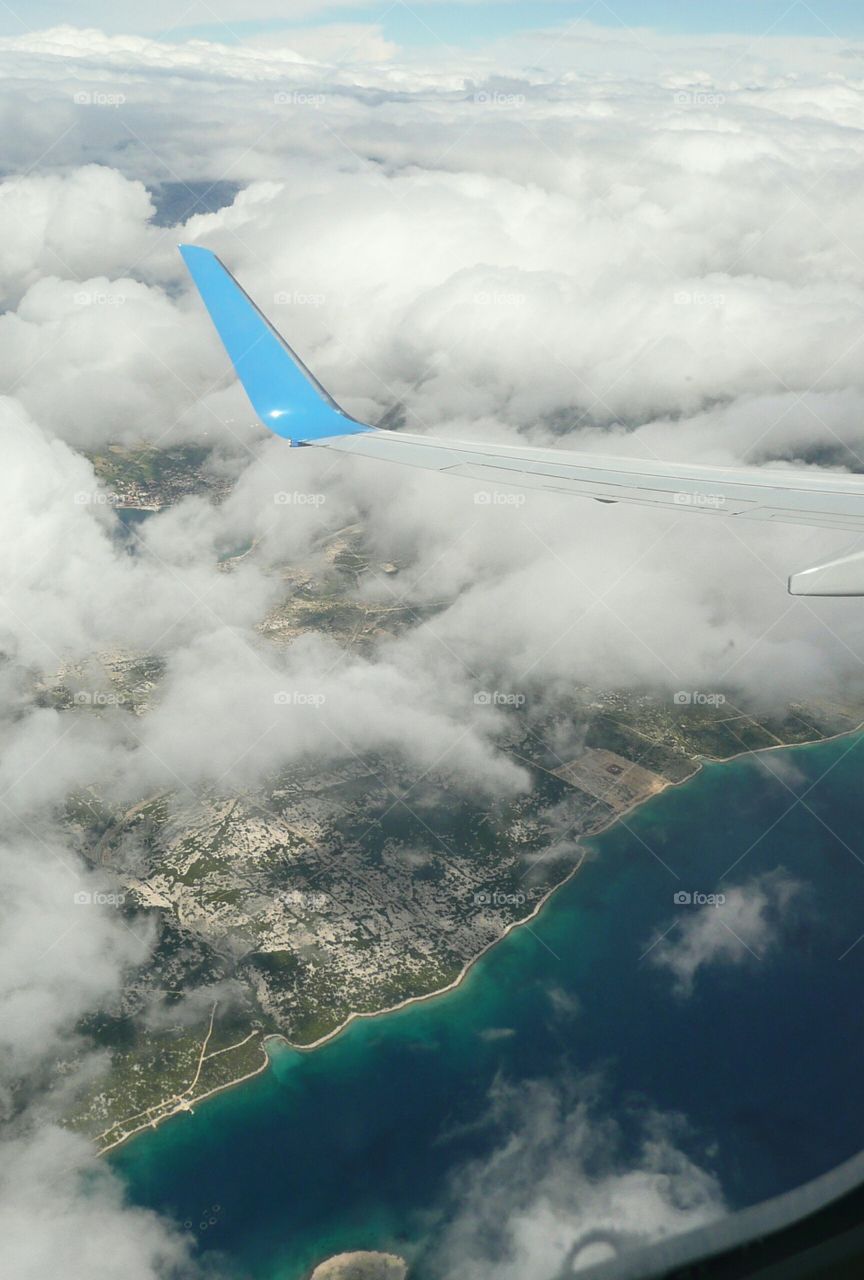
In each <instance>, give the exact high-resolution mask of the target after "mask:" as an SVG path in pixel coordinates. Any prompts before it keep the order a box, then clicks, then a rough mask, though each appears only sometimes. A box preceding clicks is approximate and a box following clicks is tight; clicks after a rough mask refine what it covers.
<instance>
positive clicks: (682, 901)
mask: <svg viewBox="0 0 864 1280" xmlns="http://www.w3.org/2000/svg"><path fill="white" fill-rule="evenodd" d="M672 900H673V902H674V903H675V906H676V907H689V906H690V904H691V903H692V901H693V894H692V893H688V892H687V890H686V889H679V890H678V892H677V893H676V894H675V897H674V898H673V899H672Z"/></svg>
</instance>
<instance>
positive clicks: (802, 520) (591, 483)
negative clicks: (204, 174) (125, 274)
mask: <svg viewBox="0 0 864 1280" xmlns="http://www.w3.org/2000/svg"><path fill="white" fill-rule="evenodd" d="M180 253H181V254H182V255H183V260H184V262H185V263H186V266H187V267H188V269H189V271H190V273H191V275H192V278H193V280H194V281H195V284H196V285H197V287H198V290H199V292H200V293H201V296H202V298H203V300H204V303H205V305H206V307H207V310H208V311H209V313H210V316H211V319H212V320H213V323H214V325H215V326H216V329H217V331H218V333H219V336H220V338H221V339H222V342H223V345H224V346H225V349H226V351H227V352H228V355H229V357H230V358H231V362H232V364H233V365H234V368H235V370H236V372H237V376H238V377H239V379H240V381H241V382H242V384H243V387H244V389H245V391H246V394H247V395H248V397H249V399H250V401H251V402H252V406H253V408H254V409H255V411H256V413H257V414H258V416H259V418H260V419H261V421H262V422H263V423H264V425H265V426H267V427H269V428H270V430H271V431H273V432H275V433H276V434H277V435H280V436H284V437H285V438H286V439H288V440H289V441H290V443H291V444H292V445H302V446H315V447H318V448H324V449H333V450H336V451H337V452H341V453H351V454H358V455H359V456H361V457H365V458H371V459H374V460H376V461H383V462H399V463H403V464H405V465H407V466H411V467H420V468H422V469H424V470H427V471H440V472H443V473H445V474H447V475H454V476H463V477H465V478H467V479H471V480H474V481H475V482H479V483H480V484H482V485H484V486H486V488H487V490H488V493H489V500H490V501H495V500H496V499H495V495H496V493H497V491H498V489H499V488H501V487H503V488H504V489H506V490H509V489H519V490H524V489H540V490H543V491H545V492H547V493H564V494H570V495H572V496H574V497H581V498H590V499H594V500H595V501H597V502H603V503H634V504H637V505H639V506H651V507H661V508H666V509H668V510H672V511H679V512H680V511H688V512H693V513H694V514H697V515H702V516H714V517H721V518H725V519H735V520H763V521H767V522H769V523H789V524H799V525H811V526H814V527H816V528H820V529H845V530H847V531H848V533H849V534H850V537H853V538H856V537H860V536H861V535H864V480H859V479H858V477H856V476H852V475H847V474H843V473H840V472H829V471H821V472H813V471H795V470H791V469H790V470H773V471H772V470H769V469H768V468H763V467H736V468H726V467H704V466H696V465H693V466H689V465H686V464H681V463H673V462H654V461H637V460H634V459H628V458H619V457H615V456H604V455H600V454H591V453H580V452H576V451H573V450H565V449H535V448H533V447H530V446H529V447H525V446H512V445H490V444H478V443H472V442H469V441H464V440H442V439H437V438H436V437H433V436H424V435H411V434H409V433H407V432H403V431H387V430H382V429H381V428H378V427H373V426H370V425H369V424H367V423H363V422H359V421H358V420H357V419H356V418H352V417H351V416H350V415H349V414H347V413H345V411H344V410H343V409H341V408H340V407H339V405H337V404H336V402H335V400H333V398H332V397H331V396H330V395H329V394H328V393H327V392H326V391H325V390H324V388H323V387H322V386H321V384H320V383H319V382H318V381H317V379H316V378H315V377H314V376H313V375H312V374H311V373H310V372H309V370H308V369H307V368H306V366H305V365H304V364H303V362H302V360H300V358H299V357H298V356H297V355H296V354H295V353H294V352H293V351H292V350H291V348H290V347H289V346H288V344H287V342H285V340H284V338H282V337H281V335H280V334H279V333H278V332H277V331H276V329H275V328H274V327H273V326H272V325H271V324H270V322H269V321H268V320H267V318H266V317H265V316H264V315H263V314H262V312H261V311H259V310H258V308H257V307H256V306H255V304H254V302H253V301H252V300H251V298H249V296H248V295H247V294H246V293H245V292H244V291H243V289H242V288H241V287H240V285H239V284H238V283H237V281H236V280H235V279H234V277H233V276H232V275H231V274H230V272H229V271H228V270H227V268H226V267H225V266H224V265H223V264H222V262H221V261H220V260H219V258H217V257H216V255H215V254H214V253H211V252H210V250H209V249H203V248H201V247H199V246H196V245H181V246H180ZM789 590H790V592H791V593H792V594H793V595H803V596H860V595H864V551H860V550H857V551H852V552H850V553H849V554H847V555H844V556H841V557H839V558H837V559H834V560H831V561H829V562H827V563H824V564H821V565H816V566H815V567H813V568H811V569H806V570H803V571H801V572H799V573H795V574H793V575H792V577H791V578H790V579H789Z"/></svg>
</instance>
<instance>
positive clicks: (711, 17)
mask: <svg viewBox="0 0 864 1280" xmlns="http://www.w3.org/2000/svg"><path fill="white" fill-rule="evenodd" d="M346 20H350V21H352V22H361V23H364V24H368V25H375V26H378V27H380V28H381V30H382V31H383V33H384V35H385V36H386V37H387V39H389V40H396V41H398V42H399V43H400V44H403V45H419V46H430V45H434V44H436V43H440V42H444V43H446V44H449V45H453V46H456V47H458V46H460V45H465V44H471V45H474V46H476V45H478V44H482V43H483V42H484V41H488V40H489V39H493V38H494V39H497V38H500V36H502V35H504V34H513V33H515V32H519V31H526V30H531V29H537V28H560V27H561V26H562V25H564V24H569V23H574V22H591V23H594V24H597V25H599V26H605V27H610V28H618V29H621V28H626V27H630V28H633V29H652V30H655V31H658V32H663V33H667V34H675V35H693V34H700V35H706V34H712V33H714V34H716V33H730V32H731V33H744V34H747V35H749V36H751V37H754V38H759V37H763V36H778V35H794V36H808V37H825V36H833V37H838V38H845V37H856V36H861V35H862V34H864V13H862V10H861V6H860V4H858V3H856V0H810V2H809V3H808V0H614V3H608V2H607V0H583V2H582V3H576V4H574V3H569V2H568V0H539V3H533V2H529V3H521V2H519V0H513V2H512V3H506V2H503V3H502V2H501V0H491V2H487V0H456V2H453V0H432V2H431V3H430V2H429V0H426V2H425V3H424V2H422V0H419V2H418V0H412V3H411V4H407V3H405V0H394V2H393V3H380V4H364V3H362V0H361V2H358V3H355V2H354V0H344V3H342V4H339V3H335V4H334V3H329V2H327V0H281V2H279V3H277V0H252V3H250V4H241V3H238V0H207V2H206V3H204V0H191V2H190V3H189V4H182V3H181V4H179V5H171V6H169V7H167V8H166V9H165V10H164V13H163V12H160V6H159V5H156V6H155V9H154V7H153V6H150V5H148V6H141V5H138V4H129V3H127V0H121V2H120V3H116V4H115V3H109V2H108V0H82V2H81V3H80V4H76V5H75V8H74V22H75V25H76V26H79V27H85V26H92V27H99V28H101V29H102V30H105V31H109V32H113V33H129V32H135V33H137V34H147V35H151V36H155V37H157V38H159V37H164V36H166V35H168V34H170V35H171V36H173V37H174V38H177V37H180V38H194V37H198V38H202V39H218V40H221V41H223V42H227V41H242V40H243V39H247V38H249V37H250V36H255V35H262V34H266V33H273V32H283V31H286V30H288V29H290V28H291V27H292V26H294V25H300V26H304V25H305V26H309V25H312V24H330V23H332V24H336V23H340V22H344V21H346ZM68 21H70V11H69V6H68V5H64V4H60V3H58V2H57V0H26V3H23V2H22V0H17V2H16V0H13V2H12V3H10V4H4V6H3V7H2V11H0V34H4V35H20V34H21V33H22V32H25V31H34V30H39V29H41V28H44V27H52V26H57V25H59V24H60V23H61V22H68Z"/></svg>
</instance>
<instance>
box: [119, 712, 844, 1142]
mask: <svg viewBox="0 0 864 1280" xmlns="http://www.w3.org/2000/svg"><path fill="white" fill-rule="evenodd" d="M862 732H864V721H861V723H860V724H858V725H856V726H855V727H854V728H851V729H844V730H842V732H840V733H832V734H829V735H828V737H825V738H812V739H808V740H807V741H805V742H790V743H783V742H778V743H775V744H772V745H771V746H767V747H756V748H755V749H751V750H744V751H736V752H734V753H733V754H732V755H730V756H718V757H705V756H703V757H699V758H697V759H695V760H694V768H693V772H692V773H688V774H687V776H686V777H684V778H679V779H678V780H677V781H674V780H673V779H671V778H670V779H666V780H665V782H664V785H663V786H662V787H660V788H659V789H658V790H657V791H653V792H652V793H651V794H650V795H647V796H643V797H642V798H641V799H638V800H634V801H633V803H632V804H630V805H628V806H627V808H625V809H622V810H621V811H620V812H619V813H616V814H615V815H614V816H613V817H611V818H610V819H609V820H608V822H605V823H603V824H602V825H601V826H599V827H597V829H596V830H594V831H591V832H590V834H588V835H587V836H583V837H582V838H581V839H582V840H583V841H588V840H596V839H597V837H598V836H601V835H603V834H604V833H605V832H607V831H609V830H611V828H612V827H614V826H615V825H616V824H617V823H619V822H622V821H623V820H624V819H625V818H626V817H628V816H629V815H630V814H631V813H634V812H635V811H636V810H637V809H641V808H642V806H643V805H645V804H649V803H650V802H651V801H652V800H656V799H658V798H659V797H660V796H662V795H664V794H665V792H666V791H668V790H669V789H670V788H671V787H683V786H686V784H687V783H688V782H692V781H693V779H694V778H696V777H698V776H699V774H700V773H701V772H702V771H703V769H705V768H706V766H708V767H710V766H711V765H727V764H733V763H734V762H735V761H736V760H742V759H745V758H749V757H757V756H760V755H767V753H768V752H769V751H796V750H800V749H802V748H805V747H817V746H821V745H822V744H827V743H829V742H838V741H840V740H841V739H842V738H852V737H855V735H856V734H861V733H862ZM541 767H542V766H538V765H532V768H541ZM547 772H549V771H548V770H547ZM586 857H587V848H584V847H583V848H582V849H581V852H580V857H579V860H578V862H577V863H576V865H575V866H574V867H572V868H571V869H570V871H568V872H567V875H566V876H565V877H564V878H563V880H559V881H558V883H557V884H554V885H552V886H551V888H549V889H547V890H546V892H545V893H544V894H543V896H542V897H541V898H540V899H538V901H537V902H536V903H535V905H534V906H533V907H532V909H531V911H530V912H529V914H528V915H527V916H523V917H521V919H519V920H512V921H511V922H510V924H508V925H507V927H506V928H505V929H504V931H503V932H502V933H501V934H499V935H498V936H497V937H495V938H493V939H492V940H491V941H490V942H487V943H486V945H485V946H484V947H483V948H482V949H481V950H480V951H478V952H477V954H476V955H474V956H472V957H471V958H470V959H469V960H466V962H465V964H464V965H463V966H462V968H461V969H460V971H459V973H458V974H457V976H456V977H455V978H454V979H453V980H452V982H449V983H447V985H446V986H444V987H436V989H435V990H434V991H427V992H425V993H423V994H422V995H417V996H406V997H405V999H404V1000H400V1001H399V1002H398V1003H397V1004H394V1005H389V1006H387V1007H386V1008H383V1009H370V1010H362V1011H352V1012H351V1013H349V1014H348V1015H347V1017H346V1018H344V1019H343V1020H342V1022H340V1023H339V1024H338V1025H337V1026H335V1027H334V1028H333V1029H332V1030H331V1031H328V1032H326V1033H325V1034H324V1035H323V1036H319V1038H318V1039H317V1040H313V1041H310V1042H309V1043H308V1044H295V1043H294V1042H293V1041H292V1040H289V1039H288V1037H287V1036H286V1035H284V1034H283V1033H282V1032H281V1031H273V1032H270V1033H269V1034H267V1035H264V1036H262V1038H261V1047H262V1050H263V1062H262V1063H261V1065H260V1066H259V1067H257V1068H256V1069H255V1070H254V1071H250V1072H248V1073H247V1074H246V1075H244V1076H241V1077H239V1078H238V1079H237V1080H228V1081H226V1082H225V1084H221V1085H217V1086H216V1088H214V1089H211V1090H209V1092H207V1093H204V1094H201V1095H200V1097H197V1098H195V1099H194V1100H192V1101H190V1102H189V1103H188V1105H183V1106H178V1107H177V1108H176V1109H175V1110H174V1111H170V1112H168V1113H167V1114H166V1115H164V1116H161V1117H160V1118H159V1119H158V1120H156V1121H155V1122H152V1121H148V1122H147V1123H146V1124H143V1125H141V1126H139V1128H137V1129H134V1130H133V1131H132V1132H131V1133H128V1134H126V1135H125V1136H124V1137H123V1138H120V1139H118V1140H117V1142H114V1143H112V1144H111V1146H109V1147H103V1148H102V1149H101V1150H100V1151H98V1152H97V1155H99V1156H104V1155H107V1154H108V1153H109V1152H111V1151H116V1150H117V1148H118V1147H121V1146H124V1145H125V1144H126V1143H127V1142H130V1141H131V1140H132V1139H133V1138H135V1137H137V1136H138V1135H139V1134H141V1133H144V1132H146V1130H148V1129H158V1128H159V1127H160V1126H161V1125H162V1124H164V1123H165V1122H166V1121H168V1120H173V1119H174V1118H175V1117H176V1116H178V1115H181V1114H182V1113H183V1112H192V1111H193V1107H194V1106H197V1105H198V1104H199V1103H201V1102H205V1101H206V1100H207V1099H208V1098H212V1097H214V1096H215V1095H216V1094H219V1093H224V1092H225V1091H226V1090H227V1089H234V1088H237V1087H238V1086H239V1085H241V1084H245V1083H246V1082H247V1081H248V1080H254V1079H255V1078H256V1076H260V1075H262V1074H263V1073H264V1072H265V1071H266V1070H268V1068H270V1067H271V1066H272V1062H271V1059H270V1054H269V1052H268V1049H267V1046H268V1044H269V1043H271V1042H279V1043H281V1044H283V1045H285V1046H286V1047H287V1048H288V1049H292V1050H294V1051H295V1052H297V1053H313V1052H314V1051H315V1050H316V1049H320V1048H322V1046H324V1045H325V1044H327V1043H328V1042H329V1041H331V1040H335V1039H336V1037H337V1036H340V1035H341V1034H342V1033H343V1032H344V1031H346V1030H347V1029H348V1027H350V1026H351V1025H352V1024H353V1023H354V1022H358V1021H361V1020H363V1019H374V1018H384V1017H387V1016H388V1015H389V1014H392V1013H398V1012H399V1011H400V1010H402V1009H407V1008H410V1007H411V1006H412V1005H416V1004H422V1003H425V1002H426V1001H428V1000H438V999H440V998H442V997H444V996H446V995H448V994H449V993H450V992H452V991H456V990H458V988H459V987H461V986H462V984H463V982H464V981H465V980H466V978H467V977H468V975H469V974H470V973H471V970H472V969H473V968H474V966H475V965H476V964H478V963H479V962H480V961H481V960H482V959H483V957H484V956H485V955H487V954H488V953H489V952H490V951H491V950H492V948H493V947H497V946H498V945H499V944H500V943H502V942H503V941H504V940H505V938H508V937H509V936H510V934H511V933H512V932H513V930H514V929H520V928H522V927H523V926H525V925H527V924H530V923H531V921H532V920H535V919H536V918H537V916H538V915H539V913H540V912H541V911H542V909H543V907H544V906H545V905H546V904H547V902H549V901H550V899H551V898H552V897H553V896H554V895H555V894H556V893H558V892H559V890H561V889H563V888H564V886H565V885H567V884H569V883H570V881H571V880H572V879H573V878H574V877H575V876H576V875H577V874H578V872H579V871H580V870H581V869H582V867H583V865H584V863H585V859H586Z"/></svg>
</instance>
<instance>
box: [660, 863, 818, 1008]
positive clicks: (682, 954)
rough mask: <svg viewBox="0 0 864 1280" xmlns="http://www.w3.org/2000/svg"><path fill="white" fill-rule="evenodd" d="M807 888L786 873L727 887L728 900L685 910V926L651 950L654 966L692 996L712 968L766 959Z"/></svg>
mask: <svg viewBox="0 0 864 1280" xmlns="http://www.w3.org/2000/svg"><path fill="white" fill-rule="evenodd" d="M803 888H804V886H803V885H802V884H801V883H800V881H798V880H795V879H794V878H793V877H791V876H788V875H787V874H786V873H785V872H784V871H783V870H782V869H780V868H778V869H777V870H776V871H772V872H768V873H766V874H765V875H762V876H756V877H755V878H754V879H752V880H748V881H747V882H745V883H744V884H741V885H736V886H733V887H730V888H725V887H724V888H723V889H722V892H721V893H720V897H722V899H723V901H722V902H718V903H714V902H710V903H706V904H705V905H701V906H700V905H697V904H696V903H695V902H691V903H686V904H684V905H682V906H681V907H680V908H679V910H680V911H681V912H686V913H687V914H686V915H682V917H681V919H680V921H676V922H675V923H676V925H677V927H676V928H673V929H672V930H671V931H670V932H668V933H667V934H666V935H665V936H662V933H661V939H660V941H659V942H658V943H657V944H656V945H655V946H654V947H653V948H652V949H651V950H650V952H649V956H648V958H649V960H650V962H651V964H653V965H656V966H657V967H658V968H660V969H665V970H666V971H667V972H668V973H670V974H671V975H672V978H673V982H674V988H675V990H676V992H677V993H678V994H679V995H683V996H686V995H690V994H691V993H692V991H693V987H694V983H695V981H696V977H697V975H698V974H699V973H700V972H701V971H702V970H703V969H706V968H708V967H710V966H712V965H720V966H724V967H728V966H735V967H737V966H742V965H752V964H753V963H758V962H759V961H761V960H765V959H766V958H767V957H768V955H769V953H770V952H771V951H772V950H774V949H775V948H776V947H778V946H779V945H780V943H781V941H782V938H783V928H784V926H785V924H786V917H787V915H788V912H789V909H790V907H791V906H792V905H793V903H795V901H796V899H799V898H800V896H801V894H802V892H803Z"/></svg>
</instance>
